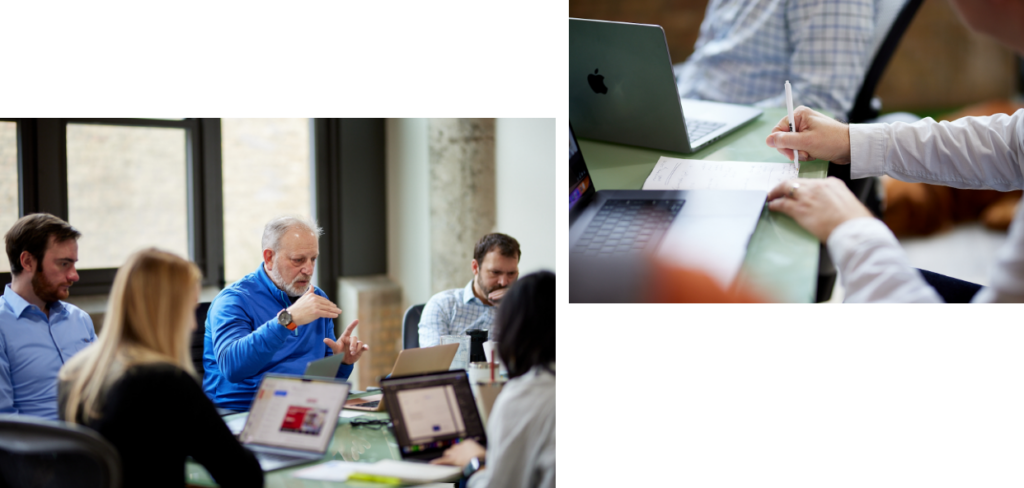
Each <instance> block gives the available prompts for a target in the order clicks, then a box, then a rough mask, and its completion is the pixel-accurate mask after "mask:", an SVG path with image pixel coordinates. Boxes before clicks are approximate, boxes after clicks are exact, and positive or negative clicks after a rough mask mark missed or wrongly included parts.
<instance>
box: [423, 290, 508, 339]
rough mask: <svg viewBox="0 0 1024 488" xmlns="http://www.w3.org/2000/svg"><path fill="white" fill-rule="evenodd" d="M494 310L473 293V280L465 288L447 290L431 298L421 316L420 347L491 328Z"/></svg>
mask: <svg viewBox="0 0 1024 488" xmlns="http://www.w3.org/2000/svg"><path fill="white" fill-rule="evenodd" d="M493 322H494V307H493V306H491V305H484V302H481V301H480V299H479V298H477V297H476V295H474V294H473V280H469V283H468V284H467V285H466V286H465V287H464V288H453V289H451V290H445V291H442V292H441V293H438V294H436V295H434V296H432V297H430V301H428V302H427V305H426V306H425V307H423V315H422V316H421V317H420V347H430V346H437V345H440V344H441V336H443V335H466V331H467V330H472V329H483V330H488V329H490V328H491V323H493Z"/></svg>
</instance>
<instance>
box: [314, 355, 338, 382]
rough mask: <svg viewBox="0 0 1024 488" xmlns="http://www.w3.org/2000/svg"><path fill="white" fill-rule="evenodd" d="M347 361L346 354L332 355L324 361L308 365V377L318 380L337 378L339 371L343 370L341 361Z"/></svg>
mask: <svg viewBox="0 0 1024 488" xmlns="http://www.w3.org/2000/svg"><path fill="white" fill-rule="evenodd" d="M343 359H345V355H344V354H332V355H330V356H327V357H325V358H323V359H317V360H316V361H310V362H308V363H306V372H305V375H306V376H316V377H317V378H337V377H338V370H339V369H341V361H342V360H343Z"/></svg>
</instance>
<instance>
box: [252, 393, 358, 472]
mask: <svg viewBox="0 0 1024 488" xmlns="http://www.w3.org/2000/svg"><path fill="white" fill-rule="evenodd" d="M348 390H349V384H348V383H345V382H344V381H339V380H329V379H325V378H311V377H304V376H280V375H271V374H268V375H265V376H264V377H263V381H262V382H260V388H259V390H258V391H257V392H256V397H255V398H254V399H253V401H252V407H251V408H250V409H249V416H248V417H247V418H246V421H245V427H244V428H243V429H242V433H241V434H240V435H239V436H238V440H239V441H240V442H241V443H242V444H243V445H245V447H246V448H248V449H249V450H250V451H252V452H253V454H255V455H256V459H257V460H259V462H260V467H261V468H263V470H264V471H273V470H275V469H281V468H286V467H289V466H294V465H296V464H302V463H309V462H315V461H319V460H321V459H323V457H324V455H325V454H326V453H327V448H328V446H330V445H331V439H333V438H334V429H335V428H336V427H337V426H338V414H339V413H340V412H341V406H342V405H343V404H344V403H345V399H346V398H348Z"/></svg>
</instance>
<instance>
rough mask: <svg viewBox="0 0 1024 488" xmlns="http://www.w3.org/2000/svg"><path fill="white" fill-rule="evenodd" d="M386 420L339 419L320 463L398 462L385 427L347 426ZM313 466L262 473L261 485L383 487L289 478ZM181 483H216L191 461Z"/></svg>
mask: <svg viewBox="0 0 1024 488" xmlns="http://www.w3.org/2000/svg"><path fill="white" fill-rule="evenodd" d="M374 393H377V392H369V393H367V394H369V395H372V394H374ZM360 396H363V395H353V397H360ZM346 412H349V410H346ZM363 413H366V412H363ZM240 415H243V414H236V415H230V416H228V417H225V419H226V420H230V419H232V418H235V417H238V416H240ZM387 418H388V415H387V413H385V412H379V413H378V412H372V413H366V415H363V416H360V417H354V418H339V419H338V428H337V430H335V431H334V438H333V439H332V440H331V445H330V447H328V448H327V454H326V455H324V458H323V461H330V460H337V461H350V462H365V463H373V462H377V461H380V460H382V459H401V454H400V453H399V452H398V443H397V442H396V441H395V437H394V436H393V435H392V434H391V431H390V430H389V429H388V428H387V427H386V426H381V425H375V426H366V425H352V423H351V422H352V420H355V419H387ZM321 462H322V461H321ZM315 465H316V463H310V464H300V465H298V466H294V467H291V468H286V469H281V470H277V471H271V472H269V473H265V478H264V480H265V485H264V486H266V487H267V488H271V487H288V488H328V487H331V488H334V487H341V486H349V487H360V488H369V487H381V486H385V485H381V484H377V483H370V482H366V481H350V482H347V483H338V482H331V481H317V480H307V479H302V478H294V477H292V473H294V472H296V471H299V470H301V469H305V468H308V467H310V466H315ZM185 482H186V483H187V484H188V485H190V486H217V483H216V482H214V481H213V478H212V477H211V476H210V474H209V473H207V472H206V469H205V468H203V467H202V466H201V465H200V464H199V463H196V462H194V461H191V460H189V461H188V462H187V463H186V465H185Z"/></svg>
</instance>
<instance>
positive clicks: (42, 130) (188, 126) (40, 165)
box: [0, 118, 225, 295]
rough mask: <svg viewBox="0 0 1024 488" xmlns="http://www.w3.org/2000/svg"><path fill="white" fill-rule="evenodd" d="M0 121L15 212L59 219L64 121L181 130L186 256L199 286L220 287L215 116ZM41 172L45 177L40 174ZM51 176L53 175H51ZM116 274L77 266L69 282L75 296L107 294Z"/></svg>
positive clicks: (7, 277) (64, 195)
mask: <svg viewBox="0 0 1024 488" xmlns="http://www.w3.org/2000/svg"><path fill="white" fill-rule="evenodd" d="M0 120H4V121H14V122H16V123H17V138H18V215H19V216H25V215H28V214H31V213H36V212H48V213H51V214H53V215H56V216H58V217H60V218H62V219H64V220H67V219H68V182H67V125H68V124H69V123H74V124H96V125H110V126H121V127H156V128H180V129H184V130H185V158H186V164H185V167H186V180H185V181H186V192H187V194H186V202H187V204H188V209H187V213H188V215H187V227H188V242H189V256H188V257H189V259H191V260H192V261H194V262H195V263H196V265H198V266H199V269H200V270H201V271H202V273H203V281H202V284H203V286H216V287H218V288H223V287H224V284H225V283H224V234H223V232H224V231H223V228H224V226H223V221H224V217H223V201H222V193H223V190H222V188H221V184H222V178H221V151H220V143H221V141H220V138H221V135H220V119H196V118H192V119H181V120H161V119H128V118H111V119H102V118H60V119H0ZM43 175H46V176H47V177H45V178H44V177H43ZM54 175H55V176H56V177H53V176H54ZM72 225H74V223H72ZM3 232H6V230H4V231H3ZM5 254H6V253H5ZM116 273H117V268H101V269H85V270H78V275H79V278H80V279H79V281H78V283H76V284H75V286H74V290H75V293H76V294H80V295H94V294H105V293H108V292H109V291H110V287H111V285H112V284H113V282H114V275H115V274H116ZM11 279H12V275H11V273H0V282H2V283H10V281H11Z"/></svg>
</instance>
